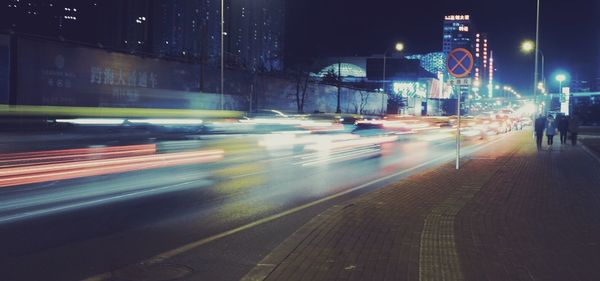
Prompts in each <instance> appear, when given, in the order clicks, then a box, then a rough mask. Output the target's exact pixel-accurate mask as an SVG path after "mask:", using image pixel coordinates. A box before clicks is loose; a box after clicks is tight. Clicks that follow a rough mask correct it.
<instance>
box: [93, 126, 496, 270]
mask: <svg viewBox="0 0 600 281" xmlns="http://www.w3.org/2000/svg"><path fill="white" fill-rule="evenodd" d="M504 137H505V136H503V137H501V138H498V139H496V140H493V141H491V142H489V143H484V144H479V145H476V146H474V147H469V148H468V151H469V152H467V153H466V154H471V153H474V152H476V151H478V150H481V149H484V148H486V147H488V146H490V145H493V144H495V143H496V142H498V141H500V140H502V139H504ZM454 156H455V153H454V152H450V153H446V154H444V155H442V156H440V157H437V158H434V159H432V160H429V161H427V162H423V163H421V164H419V165H416V166H414V167H411V168H408V169H405V170H402V171H400V172H397V173H394V174H390V175H387V176H384V177H381V178H378V179H375V180H372V181H370V182H367V183H364V184H361V185H359V186H356V187H353V188H351V189H347V190H344V191H342V192H339V193H336V194H332V195H330V196H327V197H324V198H321V199H319V200H316V201H313V202H310V203H307V204H304V205H301V206H298V207H295V208H292V209H289V210H287V211H284V212H281V213H279V214H274V215H271V216H268V217H266V218H262V219H260V220H257V221H254V222H251V223H248V224H245V225H242V226H239V227H236V228H233V229H230V230H228V231H225V232H222V233H219V234H216V235H213V236H210V237H207V238H204V239H200V240H198V241H195V242H192V243H189V244H186V245H183V246H181V247H178V248H175V249H173V250H169V251H167V252H164V253H160V254H158V255H156V256H154V257H151V258H149V259H147V260H144V261H142V262H140V263H139V264H141V265H144V266H152V265H156V264H158V263H161V262H163V261H165V260H168V259H170V258H173V257H175V256H177V255H181V254H183V253H186V252H189V251H190V250H193V249H195V248H198V247H200V246H203V245H206V244H208V243H211V242H214V241H216V240H219V239H221V238H225V237H227V236H230V235H233V234H236V233H239V232H242V231H245V230H248V229H251V228H254V227H256V226H259V225H262V224H265V223H268V222H271V221H274V220H277V219H279V218H282V217H285V216H288V215H291V214H294V213H297V212H300V211H302V210H305V209H308V208H310V207H313V206H316V205H319V204H321V203H324V202H327V201H330V200H333V199H336V198H339V197H342V196H344V195H346V194H349V193H352V192H355V191H358V190H361V189H363V188H366V187H369V186H371V185H374V184H377V183H380V182H383V181H386V180H389V179H391V178H395V177H399V176H401V175H404V174H407V173H410V172H413V171H415V170H418V169H420V168H423V167H426V166H429V165H431V164H434V163H436V162H439V161H443V160H445V159H452V158H453V157H454ZM464 156H466V155H464ZM117 270H119V269H117ZM112 276H113V273H112V272H104V273H100V274H98V275H94V276H91V277H88V278H85V279H83V280H82V281H103V280H108V279H109V278H111V277H112Z"/></svg>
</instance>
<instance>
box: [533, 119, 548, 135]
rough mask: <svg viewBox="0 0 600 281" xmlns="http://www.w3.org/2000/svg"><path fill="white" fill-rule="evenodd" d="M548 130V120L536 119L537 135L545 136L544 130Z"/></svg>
mask: <svg viewBox="0 0 600 281" xmlns="http://www.w3.org/2000/svg"><path fill="white" fill-rule="evenodd" d="M545 128H546V118H544V117H538V118H536V119H535V132H536V133H537V134H540V135H541V134H543V133H544V129H545Z"/></svg>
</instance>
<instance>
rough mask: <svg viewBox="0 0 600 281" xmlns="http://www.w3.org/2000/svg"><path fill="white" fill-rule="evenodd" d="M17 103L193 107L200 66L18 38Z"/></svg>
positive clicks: (198, 83) (196, 93)
mask: <svg viewBox="0 0 600 281" xmlns="http://www.w3.org/2000/svg"><path fill="white" fill-rule="evenodd" d="M18 40H19V41H18V48H19V50H18V65H19V67H18V70H17V72H18V73H17V75H18V76H17V77H18V82H17V104H21V105H57V106H89V107H143V108H189V107H190V104H191V101H190V96H193V95H200V93H199V85H200V67H199V66H197V65H191V64H186V63H181V62H175V61H168V60H161V59H156V58H143V57H139V56H134V55H128V54H123V53H114V52H109V51H106V50H102V49H94V48H87V47H81V46H75V45H71V44H63V43H58V42H49V41H43V40H37V39H28V38H19V39H18Z"/></svg>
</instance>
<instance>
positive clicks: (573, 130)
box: [569, 114, 579, 145]
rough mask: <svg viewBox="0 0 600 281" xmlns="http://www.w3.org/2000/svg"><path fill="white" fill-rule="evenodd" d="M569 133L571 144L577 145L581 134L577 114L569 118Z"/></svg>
mask: <svg viewBox="0 0 600 281" xmlns="http://www.w3.org/2000/svg"><path fill="white" fill-rule="evenodd" d="M569 133H570V134H571V144H572V145H577V134H579V117H578V116H577V115H575V114H573V115H572V116H571V118H569Z"/></svg>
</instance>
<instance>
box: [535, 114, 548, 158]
mask: <svg viewBox="0 0 600 281" xmlns="http://www.w3.org/2000/svg"><path fill="white" fill-rule="evenodd" d="M545 128H546V119H544V117H543V116H542V115H541V114H540V115H539V116H538V118H536V119H535V123H534V131H535V143H536V144H537V149H538V150H542V139H543V137H544V129H545Z"/></svg>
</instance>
